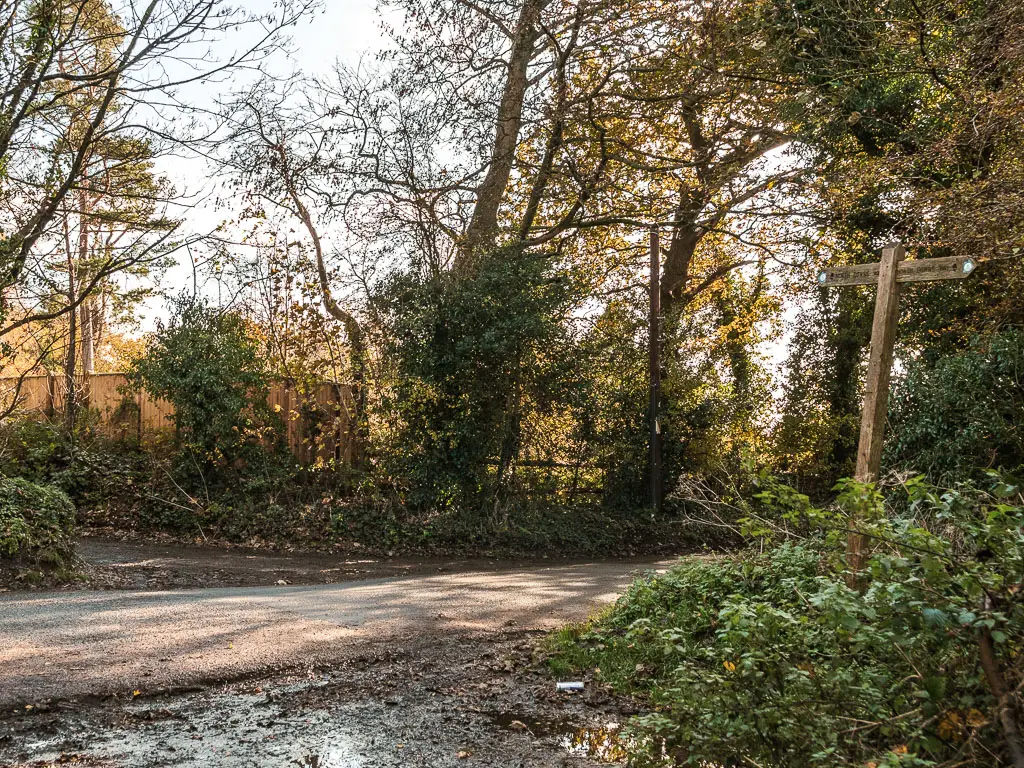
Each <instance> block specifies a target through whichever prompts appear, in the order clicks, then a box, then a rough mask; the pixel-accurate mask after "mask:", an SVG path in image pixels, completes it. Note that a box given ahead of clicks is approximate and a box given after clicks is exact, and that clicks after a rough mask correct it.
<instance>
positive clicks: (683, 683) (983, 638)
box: [549, 481, 1024, 768]
mask: <svg viewBox="0 0 1024 768" xmlns="http://www.w3.org/2000/svg"><path fill="white" fill-rule="evenodd" d="M906 490H907V491H908V493H909V502H910V503H909V507H908V511H907V512H906V513H905V514H904V515H902V516H899V517H888V516H887V515H886V514H885V512H884V509H883V507H882V503H881V498H880V496H879V495H878V493H877V492H876V491H875V490H874V489H873V488H872V487H870V486H854V485H850V486H849V487H848V488H847V490H846V492H845V494H844V497H843V498H844V501H845V503H846V508H847V509H848V510H849V509H851V508H856V509H857V510H858V511H859V514H860V515H861V517H860V518H859V519H861V520H862V521H863V523H862V526H861V530H863V531H864V532H865V533H867V534H869V535H870V536H871V537H872V540H873V541H874V542H875V545H874V550H873V553H872V555H871V557H870V558H869V561H868V573H869V576H867V577H866V578H865V580H864V583H863V588H851V587H850V586H848V584H847V581H848V578H847V577H848V573H847V572H846V571H845V570H844V568H845V566H844V564H843V558H842V553H843V545H844V543H845V538H846V537H845V533H846V529H847V526H848V520H847V518H846V516H845V515H843V514H840V513H838V512H836V513H828V512H823V511H822V510H812V509H810V508H809V507H808V508H807V509H806V510H805V511H804V512H805V517H807V518H810V519H811V520H812V522H813V527H814V532H813V533H812V534H811V535H809V536H808V537H807V538H804V539H801V540H798V541H791V542H784V543H772V542H770V541H769V542H762V544H763V545H764V546H763V549H761V548H758V549H756V550H755V549H751V550H749V551H747V552H744V553H742V554H739V555H736V556H733V557H727V558H726V557H723V558H713V559H689V560H686V561H683V562H682V563H681V564H680V565H679V566H677V567H675V568H673V569H672V570H671V571H669V572H668V573H665V574H663V575H648V576H646V577H644V578H642V579H640V580H639V581H637V582H636V583H634V584H633V585H632V587H631V588H630V589H629V590H628V592H627V593H626V594H625V595H624V596H623V597H622V598H621V599H620V600H619V602H618V603H617V604H616V605H615V606H614V607H613V608H612V609H610V610H609V611H607V612H606V613H604V614H603V615H600V616H598V617H596V618H595V619H593V620H592V621H590V622H588V623H586V624H583V625H577V626H571V627H567V628H565V629H563V630H561V631H560V632H558V633H556V634H554V635H553V636H552V637H551V639H550V644H551V650H552V651H553V656H552V658H551V660H550V662H549V664H550V665H551V668H552V671H553V672H554V673H555V674H556V675H558V676H560V677H563V679H564V676H566V675H569V674H577V673H581V674H588V673H589V674H590V675H592V676H593V677H594V678H595V679H597V680H599V681H603V682H604V683H607V684H609V685H610V686H611V687H612V688H614V689H615V690H617V691H618V692H620V693H622V694H627V695H631V696H634V697H637V698H639V699H640V700H642V701H643V702H644V703H645V705H646V709H647V712H648V713H647V714H646V715H643V716H641V717H638V718H636V719H634V721H633V722H632V723H631V725H630V728H631V730H632V732H633V735H634V738H635V741H634V742H633V743H635V744H636V745H638V746H637V751H638V752H639V754H637V755H635V756H634V762H635V764H637V765H716V766H717V765H751V766H753V765H756V766H762V768H768V767H769V766H777V767H780V768H781V767H783V766H785V767H786V768H789V767H792V768H796V767H797V766H801V767H804V766H820V768H826V766H827V767H829V768H831V766H840V765H849V766H865V767H867V766H873V767H875V768H879V767H881V766H903V767H906V766H954V765H955V766H976V767H978V768H980V767H981V766H997V765H1010V764H1012V763H1011V759H1010V752H1009V747H1008V743H1009V741H1010V740H1011V739H1012V737H1008V736H1007V734H1006V731H1005V727H1004V726H1003V724H1002V723H1001V719H1000V716H1001V713H1002V710H1001V708H1000V705H999V704H998V702H997V700H996V698H995V697H994V696H993V693H992V684H993V682H994V683H995V684H996V685H1002V686H1003V687H1004V688H1005V689H1006V690H1008V691H1016V690H1019V687H1020V683H1021V680H1022V677H1024V669H1022V656H1021V650H1022V648H1024V611H1022V608H1021V604H1020V594H1019V593H1020V590H1019V584H1020V579H1021V574H1022V573H1024V568H1022V566H1024V533H1022V526H1024V508H1022V505H1021V498H1020V490H1019V488H1018V487H1015V486H1013V485H1007V484H1006V483H1002V484H999V486H998V487H997V488H996V489H995V490H994V491H993V493H981V492H978V491H975V490H973V489H966V488H965V489H961V490H960V491H956V492H947V493H936V492H934V491H933V490H932V489H929V488H926V487H924V486H923V485H922V484H921V483H919V482H916V481H915V482H912V483H911V484H910V485H909V487H908V488H907V489H906ZM762 522H763V521H762ZM855 585H856V582H855ZM986 653H987V654H989V658H990V659H994V661H995V673H994V674H995V676H996V677H995V679H994V678H993V668H992V665H988V666H987V667H986V666H985V665H983V663H982V662H983V659H984V657H985V655H986ZM1015 699H1016V697H1014V696H1011V697H1010V698H1009V701H1008V702H1007V703H1008V705H1009V706H1010V707H1017V705H1018V702H1017V701H1016V700H1015ZM1017 711H1018V712H1019V709H1018V710H1017ZM1006 714H1007V715H1008V716H1009V717H1010V719H1011V720H1012V719H1014V715H1013V714H1012V710H1011V712H1008V713H1006ZM1017 719H1018V720H1019V717H1017Z"/></svg>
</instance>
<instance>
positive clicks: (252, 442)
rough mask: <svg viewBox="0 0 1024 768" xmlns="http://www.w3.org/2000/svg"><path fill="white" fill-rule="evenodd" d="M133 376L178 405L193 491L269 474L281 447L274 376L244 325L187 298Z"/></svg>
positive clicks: (184, 463) (177, 424) (178, 431)
mask: <svg viewBox="0 0 1024 768" xmlns="http://www.w3.org/2000/svg"><path fill="white" fill-rule="evenodd" d="M129 376H130V378H131V379H132V380H133V381H134V382H135V384H136V385H138V386H140V387H144V388H145V389H146V390H147V391H148V392H149V393H150V394H151V395H153V396H154V397H158V398H163V399H165V400H167V401H169V402H170V403H171V404H172V405H173V406H174V416H173V420H174V428H175V442H176V443H177V447H178V448H179V450H180V452H181V453H180V456H179V457H178V462H179V465H180V466H181V467H183V468H184V471H185V473H186V474H187V475H188V476H189V477H191V478H192V480H193V483H194V485H200V484H202V485H205V486H207V487H208V486H209V485H210V484H216V485H218V486H220V487H222V488H224V487H226V486H227V484H228V483H229V481H230V480H231V479H232V478H237V477H238V475H239V473H249V474H252V473H254V472H256V473H258V472H259V471H260V470H261V469H263V467H262V465H263V464H264V462H265V459H266V454H267V452H268V448H269V449H270V450H273V448H274V447H275V432H274V429H273V427H274V419H273V415H272V413H271V410H270V407H269V406H268V405H267V392H268V389H269V380H270V374H269V370H268V368H267V365H266V360H265V359H264V357H263V356H262V354H261V350H260V347H259V344H258V343H257V341H256V340H255V339H254V338H253V335H252V329H251V328H250V327H249V326H248V325H247V324H246V322H245V320H244V319H243V318H241V317H239V316H238V315H236V314H232V313H229V312H222V311H219V310H215V309H212V308H210V307H208V306H206V305H205V304H203V303H202V302H200V301H196V300H191V299H187V298H183V299H181V300H180V301H179V303H178V305H177V307H176V308H175V311H174V314H173V315H172V316H171V318H170V320H169V321H168V322H167V323H166V324H164V323H161V324H160V325H159V327H158V328H157V330H156V332H155V333H154V335H153V338H152V341H151V343H150V346H149V348H148V349H147V350H146V354H145V355H144V356H142V357H140V358H139V359H137V360H136V361H134V364H133V366H132V369H131V370H130V372H129Z"/></svg>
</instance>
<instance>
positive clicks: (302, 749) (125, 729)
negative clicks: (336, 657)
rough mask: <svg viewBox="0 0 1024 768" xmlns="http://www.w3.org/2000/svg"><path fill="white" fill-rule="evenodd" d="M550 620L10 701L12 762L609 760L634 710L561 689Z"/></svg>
mask: <svg viewBox="0 0 1024 768" xmlns="http://www.w3.org/2000/svg"><path fill="white" fill-rule="evenodd" d="M541 637H542V634H541V633H538V632H522V631H518V632H517V631H512V630H510V631H507V632H501V633H490V634H482V635H478V636H464V637H454V636H453V637H448V638H437V637H434V638H429V639H427V638H424V640H423V641H422V642H421V643H420V644H418V645H417V644H416V643H410V644H405V645H404V646H403V649H402V650H397V649H395V648H392V647H389V646H386V645H379V646H376V647H372V648H368V649H366V651H365V652H363V653H361V654H359V655H356V656H353V657H352V658H351V659H348V660H346V661H345V662H343V663H340V664H337V665H335V666H333V667H331V668H326V669H325V668H320V669H317V668H307V669H301V668H297V669H293V670H290V671H288V672H286V673H281V674H278V675H276V676H273V677H270V678H264V679H257V680H240V681H235V682H230V683H221V684H212V685H208V686H206V687H202V688H201V689H199V690H193V691H191V692H178V693H167V692H164V693H160V692H152V693H151V692H146V691H141V690H135V691H125V692H122V693H120V694H118V695H117V696H113V697H109V698H105V699H102V700H77V701H75V700H71V701H41V702H36V703H32V704H25V705H21V706H19V707H18V708H17V709H8V710H6V711H4V712H2V713H0V766H18V767H19V768H22V767H23V766H33V767H36V766H50V765H81V766H110V767H111V768H120V767H122V766H133V767H140V768H148V767H149V766H154V767H155V766H183V767H187V768H193V767H195V768H198V767H199V766H227V767H229V768H230V767H233V766H253V767H254V768H264V767H266V768H269V767H270V766H303V767H306V768H364V767H365V768H376V767H377V766H381V767H382V768H387V767H389V766H429V767H436V768H444V767H447V766H495V767H497V766H502V767H503V768H505V767H507V768H515V767H516V766H521V767H522V768H527V767H530V768H533V767H535V766H536V767H538V768H545V767H547V766H581V767H583V766H601V765H609V764H614V763H621V762H623V761H624V760H625V758H626V757H627V752H628V742H627V741H625V740H623V739H622V738H621V736H620V729H621V724H622V723H624V722H625V721H626V720H628V717H629V715H630V713H631V710H630V709H629V707H628V706H627V705H625V704H624V703H622V702H617V701H616V700H614V699H613V698H612V697H611V696H609V695H608V694H607V693H606V692H605V691H603V690H600V689H599V688H595V687H594V686H592V685H588V687H587V689H586V690H584V691H583V692H582V693H565V692H557V691H556V690H555V681H554V680H553V679H552V678H551V677H550V675H549V674H548V673H547V672H546V668H545V666H544V664H543V662H542V659H541V654H540V652H539V650H538V642H539V640H540V638H541Z"/></svg>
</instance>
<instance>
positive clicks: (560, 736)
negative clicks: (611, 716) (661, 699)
mask: <svg viewBox="0 0 1024 768" xmlns="http://www.w3.org/2000/svg"><path fill="white" fill-rule="evenodd" d="M490 721H491V722H492V723H493V724H494V725H496V726H498V727H499V728H505V729H507V730H510V731H518V732H522V733H527V734H529V735H531V736H533V737H535V738H554V739H555V740H556V742H557V743H558V745H559V747H561V748H562V749H563V750H564V751H565V752H566V754H569V755H575V756H578V757H585V758H589V759H591V760H597V761H600V762H606V763H615V762H619V761H621V760H625V759H626V757H628V755H629V752H628V748H629V741H628V740H627V739H626V738H624V737H623V735H622V728H621V726H620V725H619V724H618V723H616V722H608V723H603V724H600V725H585V726H580V725H576V724H574V723H573V721H572V720H570V719H567V718H541V717H536V716H534V715H530V714H525V713H522V712H495V713H492V714H491V715H490Z"/></svg>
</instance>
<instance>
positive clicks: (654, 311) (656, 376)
mask: <svg viewBox="0 0 1024 768" xmlns="http://www.w3.org/2000/svg"><path fill="white" fill-rule="evenodd" d="M650 251H651V316H650V341H649V345H650V349H649V351H650V362H651V370H650V389H651V393H650V394H651V399H650V406H649V408H650V421H651V438H650V443H651V506H652V507H653V509H654V511H655V512H661V508H662V500H663V495H664V494H663V493H662V480H661V424H660V422H659V421H658V415H659V410H660V403H661V251H660V246H659V242H658V227H657V225H656V224H652V225H651V243H650Z"/></svg>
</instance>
